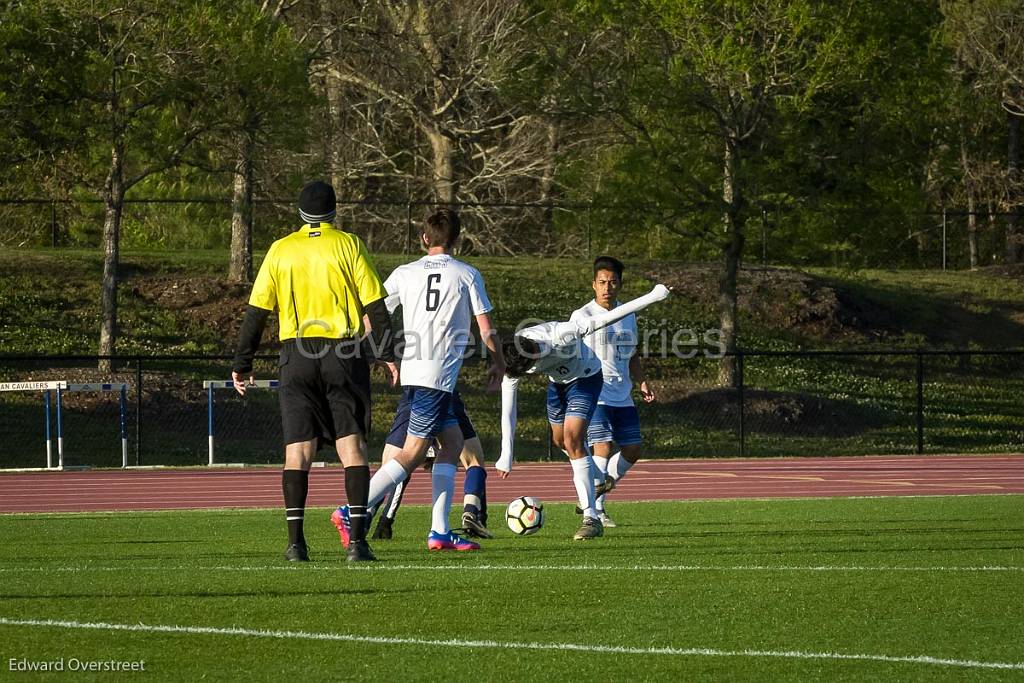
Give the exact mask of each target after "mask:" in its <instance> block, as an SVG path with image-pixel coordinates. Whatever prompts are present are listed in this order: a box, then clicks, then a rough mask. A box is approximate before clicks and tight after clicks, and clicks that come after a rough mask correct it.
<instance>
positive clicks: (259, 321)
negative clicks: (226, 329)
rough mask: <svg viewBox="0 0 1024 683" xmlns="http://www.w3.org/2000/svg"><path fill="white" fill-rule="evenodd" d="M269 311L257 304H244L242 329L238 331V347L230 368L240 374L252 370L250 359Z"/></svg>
mask: <svg viewBox="0 0 1024 683" xmlns="http://www.w3.org/2000/svg"><path fill="white" fill-rule="evenodd" d="M269 317H270V311H268V310H267V309H265V308H260V307H258V306H251V305H249V306H246V307H245V318H244V319H243V320H242V329H241V330H240V331H239V333H238V348H237V349H236V350H235V363H234V366H233V367H232V368H231V369H232V370H234V371H235V372H237V373H238V374H240V375H244V374H247V373H250V372H252V359H253V356H255V355H256V349H257V348H259V345H260V337H262V336H263V328H264V327H265V326H266V324H267V318H269Z"/></svg>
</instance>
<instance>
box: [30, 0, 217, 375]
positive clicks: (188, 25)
mask: <svg viewBox="0 0 1024 683" xmlns="http://www.w3.org/2000/svg"><path fill="white" fill-rule="evenodd" d="M22 9H23V10H24V11H25V12H27V13H29V14H32V13H37V14H38V15H40V16H47V17H49V18H51V19H52V20H53V21H47V22H45V23H38V24H35V25H33V26H32V27H31V28H32V30H33V31H34V32H35V34H34V38H35V39H37V40H39V41H41V42H43V43H46V44H54V45H59V46H60V47H61V49H63V50H64V51H66V52H67V53H68V54H71V55H75V57H76V59H78V60H81V64H82V68H81V69H80V70H78V71H75V72H73V76H74V77H75V80H74V81H73V82H71V83H69V84H68V86H67V88H66V90H67V92H68V93H69V94H70V95H71V97H70V99H68V101H66V102H65V106H67V107H68V108H69V109H70V110H73V111H74V112H75V117H77V123H78V125H77V133H78V136H79V137H78V138H77V139H76V140H75V141H74V144H75V145H76V146H77V147H78V148H79V149H80V150H82V151H81V154H80V155H79V166H78V169H79V173H80V177H79V178H77V179H76V180H77V182H78V183H80V184H82V185H83V186H85V187H87V188H89V189H91V190H92V191H94V192H96V193H97V194H98V195H99V196H100V198H101V199H102V202H103V206H104V221H103V238H102V244H103V277H102V283H101V304H100V308H101V323H100V338H99V346H98V351H99V354H100V355H103V356H109V355H113V354H114V353H115V350H116V341H117V333H118V331H117V303H118V297H117V286H118V277H119V272H118V266H119V262H120V228H121V216H122V213H123V210H124V202H125V195H126V193H127V192H128V191H129V190H130V189H131V188H132V187H133V186H134V185H136V184H137V183H139V182H141V181H142V180H143V179H144V178H147V177H149V176H151V175H153V174H155V173H159V172H161V171H163V170H166V169H168V168H170V167H173V166H174V165H175V164H177V163H178V161H179V160H180V158H181V155H182V154H183V152H184V151H185V150H186V149H187V148H188V147H189V146H190V145H191V144H192V143H193V142H195V140H196V139H197V138H198V136H199V135H200V133H202V132H203V131H204V130H205V128H204V123H203V122H202V120H201V117H200V116H199V114H200V113H201V112H202V111H203V110H202V107H201V97H200V96H199V93H198V92H197V89H196V87H195V84H196V82H197V78H196V75H197V74H198V73H199V71H201V65H200V64H199V63H197V61H196V59H195V57H196V54H197V51H196V47H197V45H198V44H199V43H200V42H201V35H202V29H203V26H204V25H205V24H206V23H207V22H208V20H209V14H210V13H211V12H212V10H210V9H208V8H203V7H201V6H197V5H189V6H186V7H182V6H181V5H180V4H178V3H175V2H171V1H170V0H125V1H123V2H114V1H103V2H95V3H89V4H87V5H83V4H81V3H77V2H63V1H61V0H37V1H36V2H30V3H24V4H23V6H22ZM110 365H111V364H110V362H109V361H103V362H101V364H100V367H101V369H102V370H109V368H110Z"/></svg>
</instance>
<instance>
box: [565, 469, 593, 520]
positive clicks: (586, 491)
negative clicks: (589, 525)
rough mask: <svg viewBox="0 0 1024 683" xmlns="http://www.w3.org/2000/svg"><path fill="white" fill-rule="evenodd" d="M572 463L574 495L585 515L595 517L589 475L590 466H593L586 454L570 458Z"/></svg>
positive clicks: (591, 481) (591, 484)
mask: <svg viewBox="0 0 1024 683" xmlns="http://www.w3.org/2000/svg"><path fill="white" fill-rule="evenodd" d="M569 463H570V464H571V465H572V483H573V484H574V485H575V486H576V496H577V497H578V498H579V503H580V508H581V509H582V510H583V515H584V516H586V517H597V510H596V509H595V501H594V480H593V479H592V478H591V476H590V468H591V467H593V466H594V463H593V461H592V460H591V458H590V456H589V455H588V456H587V457H585V458H576V459H575V460H570V461H569Z"/></svg>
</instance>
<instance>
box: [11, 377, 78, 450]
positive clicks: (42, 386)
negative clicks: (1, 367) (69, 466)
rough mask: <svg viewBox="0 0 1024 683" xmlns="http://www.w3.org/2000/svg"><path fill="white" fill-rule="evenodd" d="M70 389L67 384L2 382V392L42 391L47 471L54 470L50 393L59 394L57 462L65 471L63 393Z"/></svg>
mask: <svg viewBox="0 0 1024 683" xmlns="http://www.w3.org/2000/svg"><path fill="white" fill-rule="evenodd" d="M67 388H68V383H67V382H60V381H57V382H54V381H50V382H0V391H42V392H43V396H44V401H45V402H44V415H45V419H46V427H45V430H44V431H45V434H46V469H48V470H52V469H53V438H52V434H51V432H50V409H51V398H50V392H51V391H54V390H56V392H57V462H58V469H64V430H63V427H62V425H61V415H60V411H61V392H63V391H65V390H66V389H67Z"/></svg>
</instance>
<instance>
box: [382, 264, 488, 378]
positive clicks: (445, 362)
mask: <svg viewBox="0 0 1024 683" xmlns="http://www.w3.org/2000/svg"><path fill="white" fill-rule="evenodd" d="M384 288H385V289H387V291H388V298H387V304H388V308H389V309H390V310H392V311H393V310H394V309H395V308H397V306H398V304H401V305H402V325H403V335H404V343H403V345H402V353H401V358H402V369H401V378H402V386H416V387H428V388H430V389H440V390H441V391H447V392H451V391H453V390H454V389H455V382H456V380H457V379H458V376H459V369H460V368H461V367H462V358H463V355H464V353H465V349H466V347H467V346H469V345H470V344H471V342H472V337H471V335H470V323H471V321H472V318H473V316H477V315H480V314H482V313H488V312H489V311H490V310H491V309H492V306H491V302H490V300H488V298H487V293H486V292H485V291H484V280H483V277H482V276H481V275H480V271H478V270H477V269H476V268H474V267H473V266H471V265H469V264H467V263H463V262H462V261H459V260H457V259H454V258H452V257H451V256H449V255H448V254H438V255H436V256H424V257H423V258H421V259H420V260H418V261H414V262H412V263H408V264H406V265H404V266H399V267H398V268H396V269H395V270H394V271H393V272H392V273H391V275H390V277H388V279H387V280H386V281H385V282H384Z"/></svg>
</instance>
